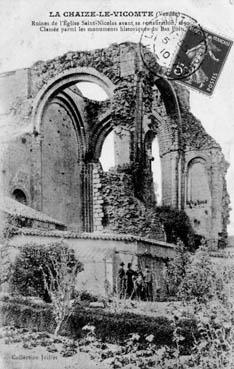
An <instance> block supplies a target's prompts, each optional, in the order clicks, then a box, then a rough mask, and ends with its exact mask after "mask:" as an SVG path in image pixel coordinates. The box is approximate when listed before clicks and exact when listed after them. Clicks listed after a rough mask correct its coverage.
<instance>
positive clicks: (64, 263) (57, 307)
mask: <svg viewBox="0 0 234 369" xmlns="http://www.w3.org/2000/svg"><path fill="white" fill-rule="evenodd" d="M60 246H61V245H60ZM55 247H56V252H57V248H58V245H56V246H55ZM58 256H59V257H58ZM39 268H40V270H41V272H42V276H43V282H44V287H45V290H46V291H47V293H48V296H49V298H50V300H51V302H52V304H53V310H54V315H55V321H56V329H55V335H56V334H58V332H59V329H60V327H61V324H62V322H63V321H64V319H65V318H67V317H68V316H69V314H71V312H72V310H71V295H72V292H73V290H74V288H75V281H76V276H77V274H78V272H80V271H82V270H83V265H82V264H81V263H80V262H79V261H78V260H77V259H76V258H75V255H74V251H71V250H70V249H69V248H68V247H66V246H65V245H62V247H60V248H59V255H57V254H56V253H50V260H49V263H46V264H43V265H40V267H39Z"/></svg>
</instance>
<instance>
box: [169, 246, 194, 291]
mask: <svg viewBox="0 0 234 369" xmlns="http://www.w3.org/2000/svg"><path fill="white" fill-rule="evenodd" d="M189 262H190V253H189V252H188V251H186V248H185V246H184V244H183V242H182V241H180V240H178V241H177V244H176V248H175V257H174V258H173V259H171V260H170V261H169V262H168V265H167V268H166V275H165V281H166V285H167V290H168V293H169V295H170V296H176V295H177V292H178V289H179V287H180V285H181V283H182V281H183V279H184V277H185V272H186V267H187V265H188V263H189Z"/></svg>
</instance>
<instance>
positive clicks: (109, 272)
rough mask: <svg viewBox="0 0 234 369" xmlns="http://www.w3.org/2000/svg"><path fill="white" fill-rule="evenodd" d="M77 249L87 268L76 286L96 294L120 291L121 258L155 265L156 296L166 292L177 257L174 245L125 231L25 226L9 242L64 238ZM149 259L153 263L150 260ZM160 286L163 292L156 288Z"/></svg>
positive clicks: (46, 241) (19, 243)
mask: <svg viewBox="0 0 234 369" xmlns="http://www.w3.org/2000/svg"><path fill="white" fill-rule="evenodd" d="M61 237H62V238H63V240H64V242H65V243H66V244H67V245H68V246H69V247H71V248H73V249H74V250H75V253H76V256H77V257H78V258H79V260H80V261H81V262H82V263H83V264H84V271H83V272H81V273H79V274H78V277H77V284H76V287H77V289H78V290H79V291H89V292H92V293H93V294H95V295H98V294H99V295H101V296H105V295H111V294H113V293H115V292H116V285H117V276H118V269H119V264H120V262H124V263H125V268H126V266H127V264H128V263H129V262H131V263H132V267H133V269H134V270H137V269H138V267H141V268H142V270H144V268H145V266H146V264H145V263H146V262H147V266H149V267H151V268H152V272H153V277H154V299H155V300H157V299H162V298H163V297H164V296H165V293H166V290H165V284H164V279H163V269H164V267H165V263H166V262H167V261H168V260H169V259H170V258H173V257H174V254H175V251H174V246H173V245H171V244H167V243H165V242H160V241H158V242H156V241H151V240H147V239H141V238H138V237H130V236H124V235H111V234H106V235H100V234H95V233H93V234H83V235H82V234H76V233H69V232H61V231H43V230H30V229H25V230H22V234H21V235H16V236H14V237H13V238H12V239H11V240H10V242H9V244H10V246H14V247H16V248H18V247H20V246H22V245H25V244H31V245H33V244H40V245H42V244H44V245H47V244H49V243H54V242H56V241H60V240H61ZM148 261H149V263H148ZM156 286H158V287H160V289H161V291H160V294H159V293H158V290H157V289H156Z"/></svg>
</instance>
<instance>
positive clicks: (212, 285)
mask: <svg viewBox="0 0 234 369" xmlns="http://www.w3.org/2000/svg"><path fill="white" fill-rule="evenodd" d="M223 287H224V286H223V281H222V278H220V277H219V275H218V273H217V272H216V271H215V268H214V265H213V263H212V261H211V258H210V256H209V251H208V248H207V246H206V245H204V244H203V245H201V246H200V247H199V249H198V250H197V251H196V252H195V254H194V255H193V256H192V257H191V262H190V263H188V264H187V267H186V270H185V275H184V278H183V279H182V281H181V284H180V286H179V294H178V295H179V297H180V298H181V299H182V300H185V301H189V300H192V299H196V300H197V301H198V302H201V303H206V302H209V301H210V300H211V299H212V298H214V297H218V298H223V294H222V291H223Z"/></svg>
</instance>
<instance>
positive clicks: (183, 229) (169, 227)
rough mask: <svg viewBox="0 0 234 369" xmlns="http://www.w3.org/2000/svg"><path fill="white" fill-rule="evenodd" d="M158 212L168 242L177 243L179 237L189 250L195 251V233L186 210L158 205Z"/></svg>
mask: <svg viewBox="0 0 234 369" xmlns="http://www.w3.org/2000/svg"><path fill="white" fill-rule="evenodd" d="M156 212H157V214H158V215H159V219H160V221H161V222H162V224H163V226H164V230H165V233H166V237H167V242H171V243H176V242H177V239H178V238H179V239H180V240H181V241H182V242H183V243H184V245H185V246H186V248H187V249H188V250H189V251H194V249H195V234H194V231H193V228H192V226H191V223H190V220H189V217H188V216H187V214H186V213H185V211H183V210H178V209H175V208H171V207H170V206H158V207H157V208H156Z"/></svg>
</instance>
